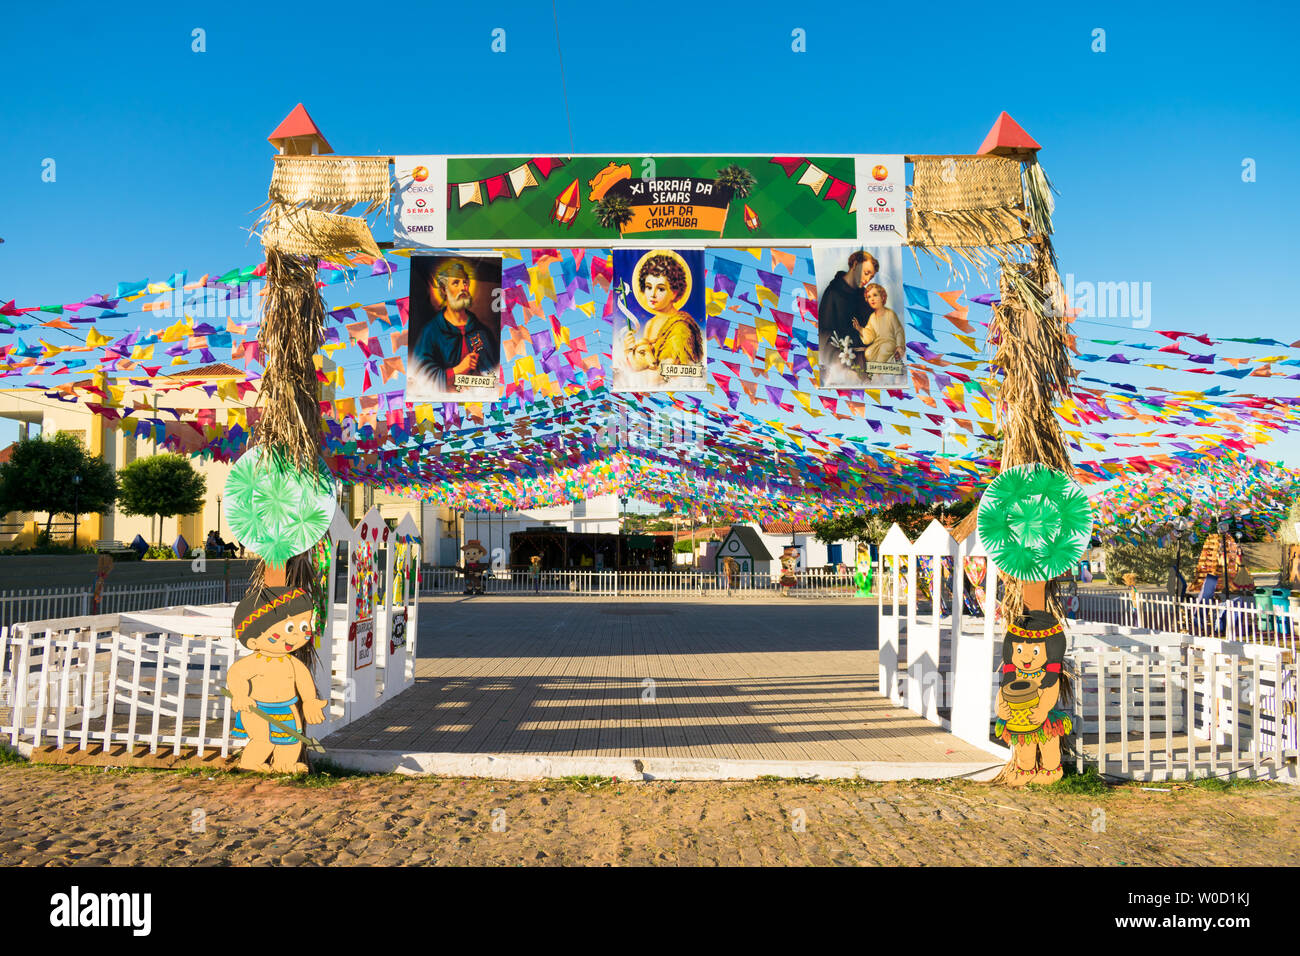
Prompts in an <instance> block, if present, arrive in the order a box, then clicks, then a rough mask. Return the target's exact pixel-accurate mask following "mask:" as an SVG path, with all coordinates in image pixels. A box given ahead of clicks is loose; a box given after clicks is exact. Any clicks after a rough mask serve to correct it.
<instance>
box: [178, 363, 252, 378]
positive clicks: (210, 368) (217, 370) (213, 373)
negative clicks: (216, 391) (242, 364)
mask: <svg viewBox="0 0 1300 956" xmlns="http://www.w3.org/2000/svg"><path fill="white" fill-rule="evenodd" d="M226 375H230V376H232V377H234V378H243V377H244V370H243V369H238V368H235V366H233V365H230V364H228V363H226V362H213V363H212V364H211V365H200V366H199V367H198V368H192V369H190V370H189V371H187V372H173V373H171V376H170V377H173V378H221V377H222V376H226Z"/></svg>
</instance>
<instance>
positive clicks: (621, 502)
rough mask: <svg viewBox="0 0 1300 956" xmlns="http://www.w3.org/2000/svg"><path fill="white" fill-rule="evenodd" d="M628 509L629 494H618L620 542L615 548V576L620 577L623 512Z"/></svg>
mask: <svg viewBox="0 0 1300 956" xmlns="http://www.w3.org/2000/svg"><path fill="white" fill-rule="evenodd" d="M625 511H627V495H619V496H618V543H617V545H616V546H615V548H614V577H615V579H616V580H617V578H618V569H619V566H620V565H621V564H622V563H623V513H624V512H625Z"/></svg>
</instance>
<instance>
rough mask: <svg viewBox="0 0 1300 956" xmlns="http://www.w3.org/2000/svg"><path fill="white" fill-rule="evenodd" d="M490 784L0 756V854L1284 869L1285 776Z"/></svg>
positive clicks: (1297, 802)
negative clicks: (1263, 780) (1264, 780)
mask: <svg viewBox="0 0 1300 956" xmlns="http://www.w3.org/2000/svg"><path fill="white" fill-rule="evenodd" d="M1156 786H1159V787H1161V788H1166V789H1169V790H1170V792H1153V791H1148V790H1143V789H1141V788H1140V787H1139V786H1137V785H1132V784H1126V785H1123V786H1119V787H1111V788H1108V789H1107V790H1106V791H1105V792H1102V793H1057V792H1052V791H1046V790H1044V791H1037V792H1034V791H1027V792H1020V793H1017V792H1014V791H1010V790H1008V789H1006V788H1002V787H994V786H990V785H983V784H973V783H967V782H964V781H962V782H948V783H942V782H933V781H931V782H905V783H882V784H875V783H854V784H847V783H845V784H836V783H803V782H799V781H758V782H744V783H673V782H668V781H659V782H653V783H641V782H638V783H631V784H629V783H627V782H618V781H608V780H603V779H595V780H552V781H538V782H527V783H519V782H506V781H491V780H451V779H434V778H414V777H398V776H376V777H345V778H341V779H336V778H328V777H327V778H320V777H309V778H300V779H294V778H270V779H268V778H252V777H249V776H246V775H241V774H237V773H218V774H214V775H206V776H205V775H203V774H201V773H194V774H191V773H184V772H159V771H147V770H108V771H105V770H101V769H94V768H76V767H51V766H34V765H27V764H22V763H18V764H10V765H5V766H0V865H4V866H41V865H53V866H67V865H73V866H79V865H92V866H94V865H101V866H102V865H106V864H114V865H119V866H120V865H128V866H129V865H140V864H157V865H199V866H213V865H246V864H268V863H282V864H290V865H324V864H331V865H336V866H337V865H349V864H359V865H370V864H394V865H411V864H415V865H431V864H470V865H506V866H517V865H554V864H585V865H619V864H632V865H659V864H667V865H686V866H695V865H719V864H720V865H728V864H735V865H740V864H777V865H786V864H794V865H800V864H814V865H819V864H851V865H884V866H893V865H905V866H913V865H975V866H980V865H1007V864H1041V865H1066V866H1076V865H1103V866H1122V865H1128V866H1136V865H1146V866H1169V865H1172V866H1183V865H1227V866H1239V865H1248V864H1259V865H1266V866H1268V865H1285V864H1294V863H1295V862H1296V861H1297V860H1298V859H1300V789H1297V788H1295V787H1288V786H1284V785H1246V786H1234V787H1232V788H1230V789H1227V790H1223V791H1214V790H1210V789H1207V788H1204V787H1193V786H1189V785H1186V784H1177V783H1170V784H1159V785H1156Z"/></svg>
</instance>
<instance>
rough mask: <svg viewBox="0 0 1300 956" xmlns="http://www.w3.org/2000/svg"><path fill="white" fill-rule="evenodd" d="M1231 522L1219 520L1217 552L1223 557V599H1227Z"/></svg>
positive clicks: (1225, 519) (1223, 519)
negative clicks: (1229, 530)
mask: <svg viewBox="0 0 1300 956" xmlns="http://www.w3.org/2000/svg"><path fill="white" fill-rule="evenodd" d="M1230 527H1232V522H1230V521H1229V520H1228V519H1227V518H1220V519H1219V525H1218V528H1219V551H1220V553H1221V554H1222V555H1223V599H1224V600H1225V601H1226V600H1227V599H1228V529H1229V528H1230Z"/></svg>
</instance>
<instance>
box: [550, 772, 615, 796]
mask: <svg viewBox="0 0 1300 956" xmlns="http://www.w3.org/2000/svg"><path fill="white" fill-rule="evenodd" d="M552 782H554V783H556V784H558V785H561V786H565V787H571V788H572V789H574V790H578V791H584V792H585V791H588V790H600V789H601V788H602V787H612V786H613V785H614V778H613V777H602V776H599V775H596V774H582V775H579V776H572V777H556V778H554V779H553V781H552Z"/></svg>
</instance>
